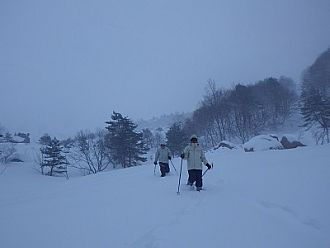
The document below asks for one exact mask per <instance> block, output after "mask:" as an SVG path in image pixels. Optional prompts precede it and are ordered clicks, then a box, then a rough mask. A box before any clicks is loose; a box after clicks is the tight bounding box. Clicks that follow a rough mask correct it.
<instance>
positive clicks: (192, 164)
mask: <svg viewBox="0 0 330 248" xmlns="http://www.w3.org/2000/svg"><path fill="white" fill-rule="evenodd" d="M183 154H184V159H186V160H187V168H188V170H192V169H196V170H203V163H204V164H205V165H206V164H207V163H208V162H207V160H206V158H205V153H204V152H203V150H202V148H201V147H200V146H199V144H198V143H191V144H189V145H187V146H186V148H185V149H184V151H183Z"/></svg>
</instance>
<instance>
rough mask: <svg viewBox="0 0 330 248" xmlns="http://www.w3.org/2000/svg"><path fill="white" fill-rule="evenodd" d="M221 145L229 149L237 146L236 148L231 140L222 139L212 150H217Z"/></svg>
mask: <svg viewBox="0 0 330 248" xmlns="http://www.w3.org/2000/svg"><path fill="white" fill-rule="evenodd" d="M221 147H223V148H228V149H230V150H231V149H237V148H238V147H237V145H236V144H234V143H231V142H229V141H226V140H223V141H221V142H220V143H219V145H218V146H217V147H215V148H214V150H217V149H219V148H221Z"/></svg>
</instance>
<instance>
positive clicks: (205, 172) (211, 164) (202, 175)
mask: <svg viewBox="0 0 330 248" xmlns="http://www.w3.org/2000/svg"><path fill="white" fill-rule="evenodd" d="M211 168H213V163H212V164H211ZM208 170H210V169H209V168H207V169H206V171H204V173H203V175H202V177H203V176H204V175H205V174H206V172H207V171H208Z"/></svg>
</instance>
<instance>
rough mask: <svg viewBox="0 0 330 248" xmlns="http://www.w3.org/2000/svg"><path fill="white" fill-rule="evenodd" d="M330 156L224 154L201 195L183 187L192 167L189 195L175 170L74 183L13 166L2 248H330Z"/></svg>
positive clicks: (6, 178)
mask: <svg viewBox="0 0 330 248" xmlns="http://www.w3.org/2000/svg"><path fill="white" fill-rule="evenodd" d="M329 151H330V146H319V147H304V148H299V149H293V150H280V151H279V150H277V151H264V152H254V153H244V152H242V151H241V150H235V151H225V150H217V151H214V152H213V153H208V154H207V158H208V160H209V161H212V162H214V169H213V170H212V171H209V172H207V173H206V175H205V177H204V186H205V190H204V191H202V192H196V191H191V190H189V189H188V188H186V186H185V185H184V184H185V182H186V177H187V173H186V168H185V163H184V167H183V177H182V182H183V185H182V187H181V194H180V195H177V194H176V190H177V183H178V177H177V175H176V174H175V171H174V170H173V168H172V172H171V175H169V176H168V177H165V178H160V177H159V172H158V170H157V174H156V176H155V175H154V174H153V168H154V166H153V164H151V163H150V164H146V165H144V166H139V167H135V168H129V169H123V170H116V171H111V172H105V173H101V174H98V175H91V176H86V177H80V178H70V179H69V180H66V179H65V178H51V177H46V176H41V175H39V174H38V172H37V171H36V170H34V169H33V167H34V165H33V164H32V162H26V163H21V164H19V163H17V164H12V165H10V166H8V167H7V169H6V170H5V171H4V173H2V174H1V175H0V236H1V238H0V247H5V248H13V247H33V248H39V247H42V248H44V247H54V248H55V247H56V248H59V247H70V248H83V247H86V248H87V247H88V248H90V247H95V248H96V247H98V248H99V247H107V248H109V247H113V248H121V247H127V248H128V247H132V248H133V247H134V248H138V247H155V248H156V247H157V248H168V247H178V248H181V247H182V248H183V247H189V248H195V247H196V248H201V247H207V248H212V247H214V248H218V247H228V248H241V247H244V248H247V247H251V248H259V247H260V248H261V247H262V248H266V247H267V248H273V247H274V248H279V247H290V248H293V247H297V248H304V247H306V248H307V247H308V248H310V247H318V248H328V247H330V235H329V233H330V199H329V197H328V196H329V189H330V165H329V158H330V155H329ZM174 164H175V165H176V168H177V169H178V170H179V167H180V160H179V159H175V160H174ZM2 168H3V166H2V167H1V169H2Z"/></svg>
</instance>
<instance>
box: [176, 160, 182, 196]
mask: <svg viewBox="0 0 330 248" xmlns="http://www.w3.org/2000/svg"><path fill="white" fill-rule="evenodd" d="M182 162H183V159H182V158H181V165H180V175H179V184H178V191H177V192H176V193H177V194H178V195H180V183H181V174H182Z"/></svg>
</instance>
